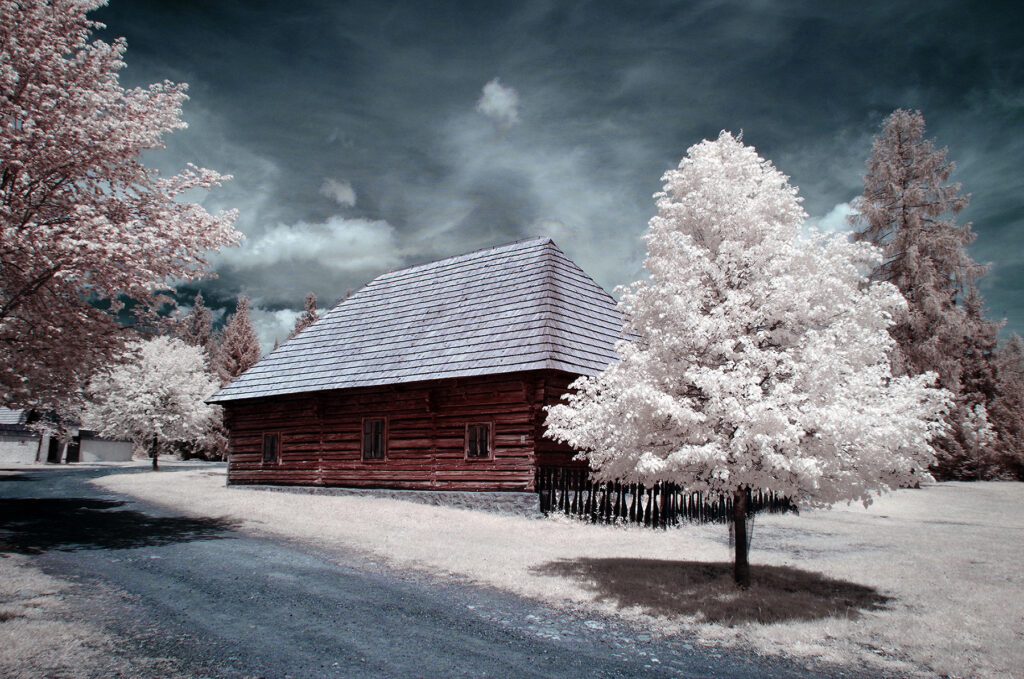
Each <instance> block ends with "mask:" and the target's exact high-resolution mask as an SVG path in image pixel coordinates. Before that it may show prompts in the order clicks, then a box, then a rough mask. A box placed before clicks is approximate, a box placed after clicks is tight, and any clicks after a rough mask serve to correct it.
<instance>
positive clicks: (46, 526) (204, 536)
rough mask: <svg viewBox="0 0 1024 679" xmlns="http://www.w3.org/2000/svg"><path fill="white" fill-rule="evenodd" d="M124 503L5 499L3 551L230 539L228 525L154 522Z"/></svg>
mask: <svg viewBox="0 0 1024 679" xmlns="http://www.w3.org/2000/svg"><path fill="white" fill-rule="evenodd" d="M122 505H124V502H119V501H112V500H92V499H87V498H24V499H21V498H19V499H0V551H13V552H20V553H22V554H38V553H40V552H45V551H49V550H60V551H75V550H79V549H133V548H135V547H154V546H158V545H166V544H170V543H173V542H189V541H192V540H210V539H215V538H224V537H229V536H230V534H231V530H232V529H233V528H235V527H236V525H237V524H236V523H235V522H232V521H227V520H225V519H190V518H185V517H175V516H168V517H163V516H149V515H147V514H143V513H142V512H139V511H136V510H134V509H121V508H120V507H121V506H122Z"/></svg>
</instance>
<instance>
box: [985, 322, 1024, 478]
mask: <svg viewBox="0 0 1024 679" xmlns="http://www.w3.org/2000/svg"><path fill="white" fill-rule="evenodd" d="M996 366H997V368H998V370H997V374H998V381H999V386H998V389H997V394H996V398H995V401H994V402H993V404H992V408H991V412H992V415H993V419H995V420H996V421H998V422H999V425H1000V426H999V427H997V429H996V431H997V435H998V438H999V442H998V448H999V450H1000V451H1001V453H1002V464H1001V466H1002V467H1003V469H1005V470H1006V471H1007V472H1009V473H1012V474H1013V475H1015V476H1016V478H1018V479H1024V340H1022V339H1021V336H1020V335H1018V334H1016V333H1014V334H1012V335H1010V338H1009V339H1008V340H1006V341H1005V342H1004V343H1003V345H1002V346H1001V347H999V351H998V352H997V354H996Z"/></svg>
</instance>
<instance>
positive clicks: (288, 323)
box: [249, 305, 302, 356]
mask: <svg viewBox="0 0 1024 679" xmlns="http://www.w3.org/2000/svg"><path fill="white" fill-rule="evenodd" d="M301 313H302V312H301V311H295V310H293V309H278V310H277V311H269V310H267V309H262V308H260V307H258V306H255V305H254V306H252V307H250V309H249V317H250V318H251V319H252V327H253V329H254V330H256V335H257V336H258V337H259V338H260V353H261V354H262V355H264V356H265V355H266V354H267V353H269V352H270V351H271V350H272V349H273V348H274V342H283V341H284V339H285V338H286V337H288V333H290V332H291V331H292V329H294V328H295V319H296V318H298V317H299V315H300V314H301Z"/></svg>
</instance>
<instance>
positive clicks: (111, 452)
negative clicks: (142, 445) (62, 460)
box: [79, 436, 132, 462]
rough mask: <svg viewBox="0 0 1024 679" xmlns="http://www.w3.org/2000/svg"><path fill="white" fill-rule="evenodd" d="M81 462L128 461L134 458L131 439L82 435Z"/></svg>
mask: <svg viewBox="0 0 1024 679" xmlns="http://www.w3.org/2000/svg"><path fill="white" fill-rule="evenodd" d="M80 455H81V457H80V458H79V461H81V462H127V461H128V460H131V459H132V444H131V442H130V441H108V440H106V439H98V438H88V437H84V436H83V437H82V448H81V453H80Z"/></svg>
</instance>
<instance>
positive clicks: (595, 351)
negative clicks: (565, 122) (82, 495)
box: [210, 239, 621, 491]
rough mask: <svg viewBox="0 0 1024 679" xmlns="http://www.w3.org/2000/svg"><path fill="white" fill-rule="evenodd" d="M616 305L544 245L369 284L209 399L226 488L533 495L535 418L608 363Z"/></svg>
mask: <svg viewBox="0 0 1024 679" xmlns="http://www.w3.org/2000/svg"><path fill="white" fill-rule="evenodd" d="M620 332H621V321H620V316H619V313H618V311H617V309H616V306H615V302H614V301H613V300H612V298H611V296H610V295H608V293H607V292H605V291H604V290H603V289H602V288H601V287H600V286H599V285H597V283H595V282H594V281H593V280H592V279H591V278H590V277H589V276H587V274H585V273H584V272H583V271H582V270H581V269H580V268H579V267H578V266H576V265H575V264H574V263H573V262H572V261H570V260H569V259H568V258H567V257H566V256H565V254H563V253H562V251H561V250H559V249H558V247H557V246H555V244H554V243H553V242H552V241H551V240H550V239H540V240H530V241H523V242H517V243H512V244H509V245H504V246H501V247H497V248H493V249H489V250H482V251H479V252H473V253H470V254H466V255H460V256H458V257H452V258H450V259H444V260H441V261H438V262H433V263H430V264H424V265H422V266H415V267H412V268H409V269H403V270H400V271H393V272H391V273H386V274H383V275H381V276H378V277H377V278H375V279H374V280H373V281H371V282H370V283H369V284H368V285H366V287H364V288H362V289H361V290H359V291H358V292H357V293H355V294H354V295H352V296H351V297H349V298H348V299H346V300H345V301H343V302H341V303H340V304H338V305H337V306H335V307H334V308H333V309H331V310H330V311H329V312H328V313H326V314H325V315H324V316H323V317H322V318H321V319H320V320H319V321H317V322H316V323H315V324H313V325H311V326H310V327H308V328H306V329H305V330H304V331H302V332H301V333H300V334H299V335H297V336H296V337H294V338H292V339H291V340H289V341H288V342H287V343H285V344H284V345H283V346H281V347H280V348H278V349H277V350H276V351H274V352H273V353H271V354H269V355H268V356H266V357H264V358H263V359H262V360H261V361H260V362H259V363H257V364H256V365H255V366H253V367H252V368H251V369H250V370H248V371H247V372H246V373H244V374H243V375H241V376H240V377H238V378H237V379H236V380H234V381H233V382H231V383H230V384H228V385H227V386H225V387H224V388H223V389H221V390H220V391H219V392H217V393H216V394H215V395H214V396H213V397H212V398H211V399H210V401H211V402H213V403H217V404H219V405H221V406H223V407H224V409H225V419H226V423H227V427H228V429H229V432H230V450H231V454H230V458H229V463H228V482H229V483H232V484H251V483H270V484H302V485H318V486H319V485H322V486H347V487H376V488H406V489H436V490H486V491H495V490H516V491H529V490H533V489H534V476H535V471H536V469H537V467H538V466H541V465H544V466H547V465H567V464H571V462H570V460H571V457H572V451H570V450H568V449H567V448H565V447H564V446H560V445H558V444H556V443H554V442H552V441H549V440H547V439H546V438H544V436H543V432H544V427H543V421H544V416H545V414H544V411H543V407H544V406H545V405H549V404H552V403H556V402H557V401H558V400H559V398H560V397H561V396H562V394H563V393H565V391H566V389H567V387H568V385H569V383H570V382H572V381H573V380H574V379H575V378H576V377H577V376H579V375H592V374H596V373H598V372H600V371H601V370H602V369H603V368H605V367H606V366H607V365H608V364H609V363H610V362H612V361H614V360H616V354H615V351H614V344H615V341H616V339H617V338H618V337H619V334H620Z"/></svg>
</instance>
